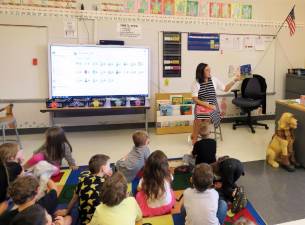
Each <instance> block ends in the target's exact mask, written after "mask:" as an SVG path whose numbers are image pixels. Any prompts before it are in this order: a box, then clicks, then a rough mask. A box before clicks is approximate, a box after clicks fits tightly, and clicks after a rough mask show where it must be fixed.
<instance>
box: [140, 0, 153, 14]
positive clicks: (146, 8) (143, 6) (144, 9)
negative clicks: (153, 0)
mask: <svg viewBox="0 0 305 225" xmlns="http://www.w3.org/2000/svg"><path fill="white" fill-rule="evenodd" d="M138 13H145V14H149V13H150V2H149V0H138Z"/></svg>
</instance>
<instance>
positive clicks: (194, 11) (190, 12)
mask: <svg viewBox="0 0 305 225" xmlns="http://www.w3.org/2000/svg"><path fill="white" fill-rule="evenodd" d="M186 15H187V16H198V0H188V1H187V7H186Z"/></svg>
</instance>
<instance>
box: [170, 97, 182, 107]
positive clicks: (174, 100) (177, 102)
mask: <svg viewBox="0 0 305 225" xmlns="http://www.w3.org/2000/svg"><path fill="white" fill-rule="evenodd" d="M171 101H172V104H173V105H181V104H183V97H182V96H181V97H177V96H174V97H171Z"/></svg>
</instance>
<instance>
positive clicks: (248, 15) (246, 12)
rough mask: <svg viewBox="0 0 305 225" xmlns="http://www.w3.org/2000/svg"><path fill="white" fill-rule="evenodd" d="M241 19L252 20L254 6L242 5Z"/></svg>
mask: <svg viewBox="0 0 305 225" xmlns="http://www.w3.org/2000/svg"><path fill="white" fill-rule="evenodd" d="M241 18H242V19H252V5H242V7H241Z"/></svg>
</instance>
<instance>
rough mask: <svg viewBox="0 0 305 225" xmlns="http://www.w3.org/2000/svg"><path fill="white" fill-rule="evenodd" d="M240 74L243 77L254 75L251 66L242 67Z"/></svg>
mask: <svg viewBox="0 0 305 225" xmlns="http://www.w3.org/2000/svg"><path fill="white" fill-rule="evenodd" d="M240 74H241V75H243V76H249V75H251V74H252V68H251V64H246V65H242V66H240Z"/></svg>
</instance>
